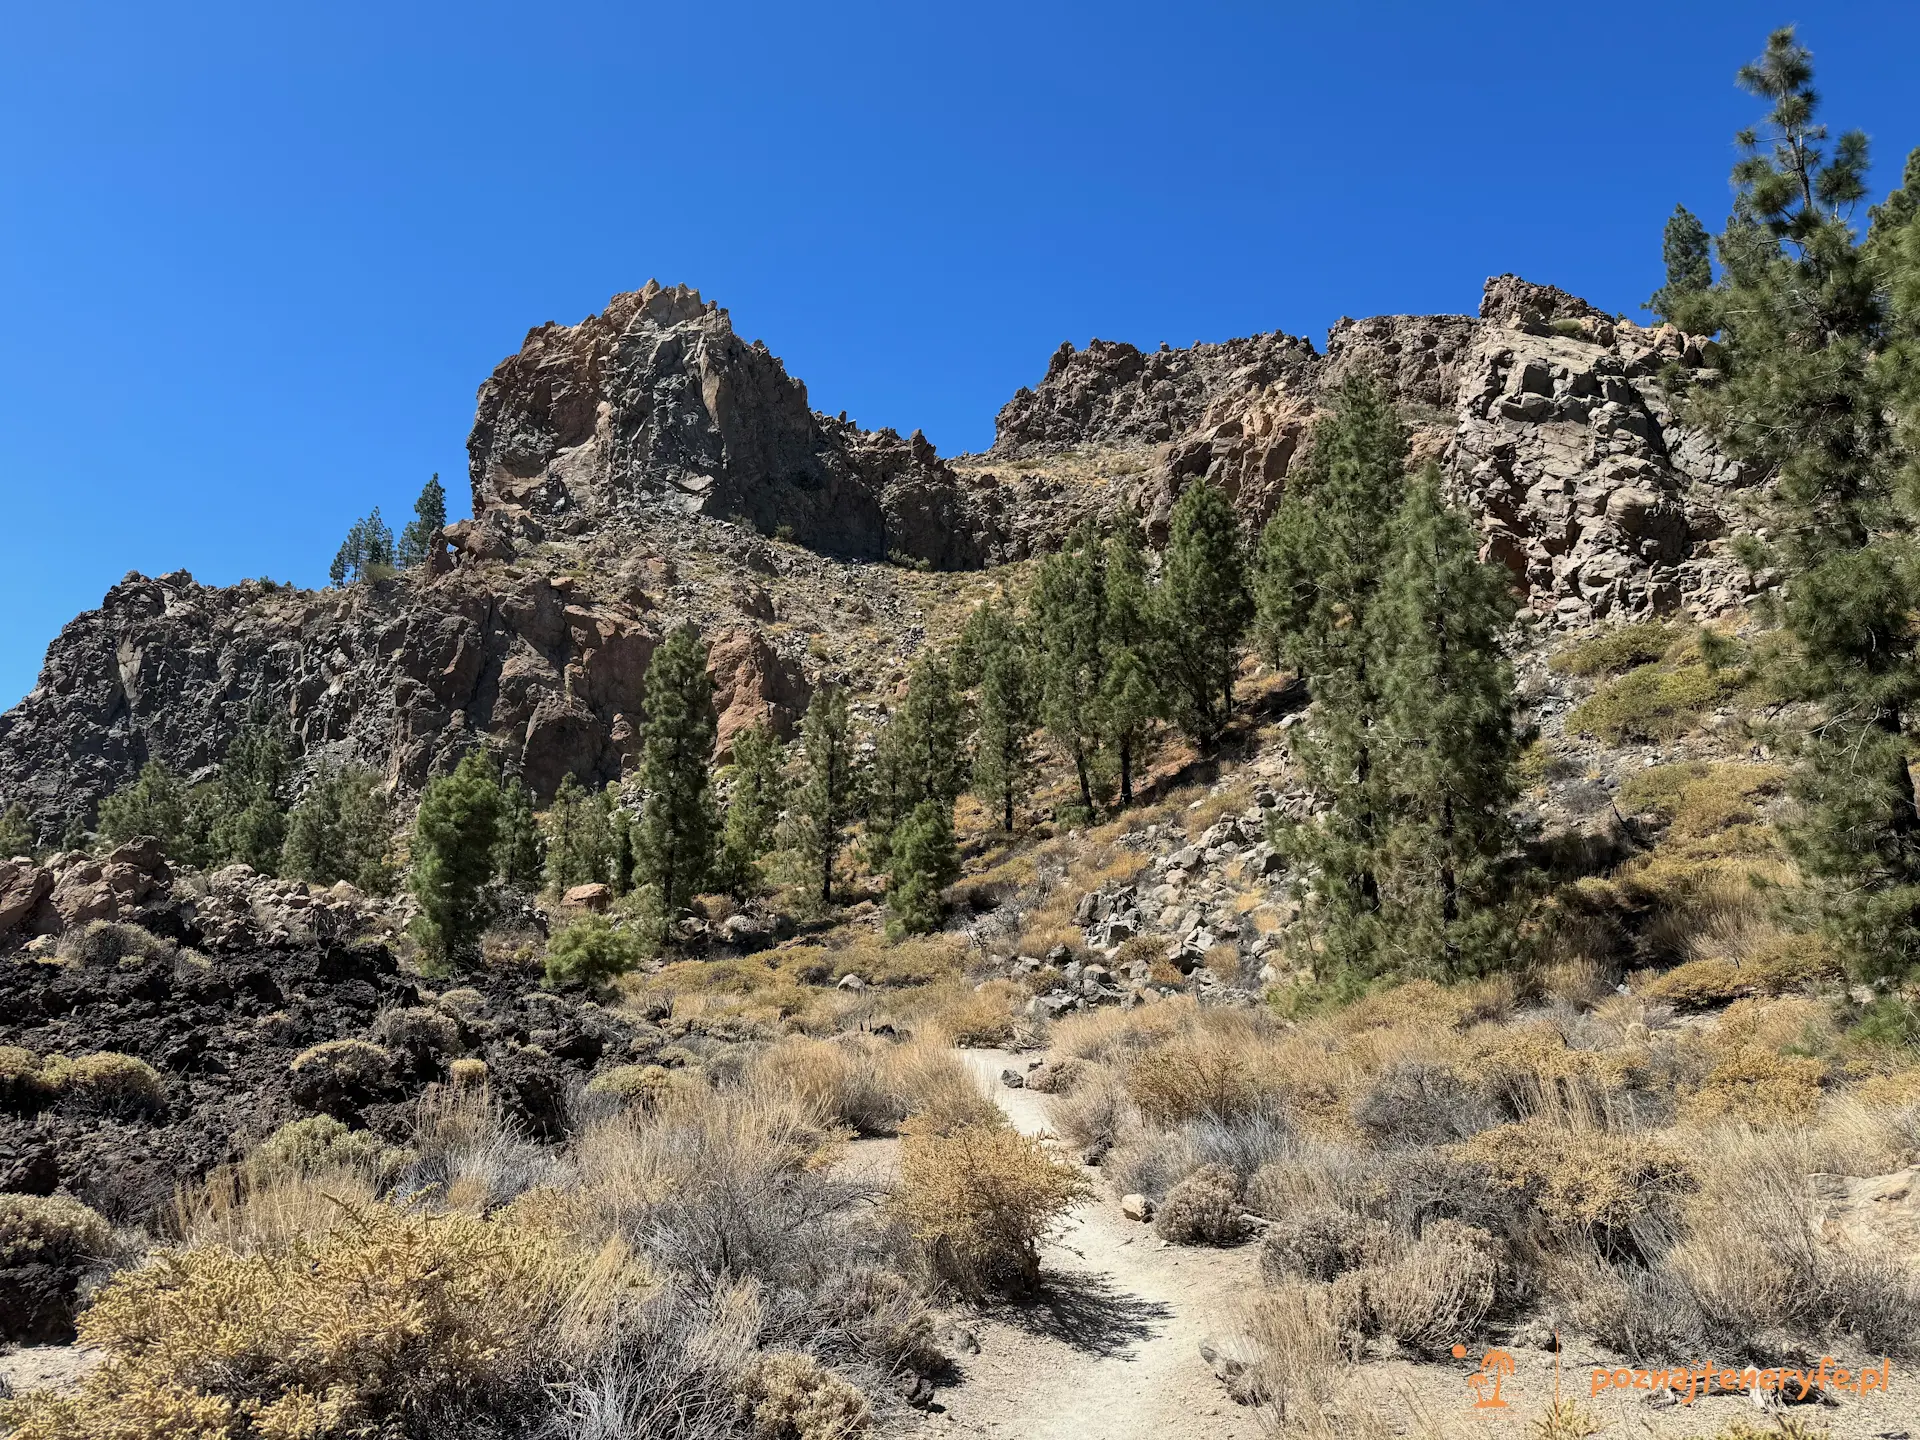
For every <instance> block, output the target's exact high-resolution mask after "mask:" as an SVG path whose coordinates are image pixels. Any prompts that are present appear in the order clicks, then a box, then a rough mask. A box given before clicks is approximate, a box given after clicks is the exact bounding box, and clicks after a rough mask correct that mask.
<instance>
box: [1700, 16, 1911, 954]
mask: <svg viewBox="0 0 1920 1440" xmlns="http://www.w3.org/2000/svg"><path fill="white" fill-rule="evenodd" d="M1738 79H1739V82H1740V84H1741V86H1742V87H1743V88H1745V89H1746V90H1747V91H1748V92H1749V93H1751V94H1753V95H1754V96H1755V97H1756V98H1758V99H1760V100H1762V101H1764V102H1766V103H1767V106H1768V109H1767V113H1766V116H1765V118H1764V119H1763V121H1762V123H1761V124H1760V125H1759V126H1756V127H1755V128H1753V129H1750V130H1746V131H1743V132H1742V133H1741V134H1740V135H1739V136H1738V137H1737V140H1738V142H1739V145H1740V149H1741V152H1742V153H1741V158H1740V160H1739V161H1738V163H1737V164H1736V165H1735V166H1734V171H1733V180H1734V185H1735V192H1736V193H1735V201H1734V212H1733V215H1732V217H1731V218H1730V219H1729V220H1728V222H1727V227H1726V229H1725V230H1724V231H1723V232H1722V234H1721V235H1720V236H1719V237H1718V238H1717V242H1716V248H1717V250H1718V252H1719V257H1720V261H1721V275H1720V278H1719V280H1718V281H1717V282H1716V283H1715V285H1714V287H1713V289H1712V291H1711V292H1710V293H1709V295H1708V296H1707V297H1706V300H1705V301H1703V310H1705V311H1706V312H1708V313H1709V314H1710V316H1711V320H1710V322H1703V323H1702V326H1701V328H1706V324H1707V323H1713V324H1717V325H1718V327H1719V330H1720V338H1721V341H1722V345H1723V349H1724V355H1725V364H1724V367H1723V368H1724V372H1725V373H1724V377H1723V379H1722V380H1721V381H1720V383H1718V384H1716V385H1714V386H1712V387H1707V388H1702V389H1700V390H1697V391H1696V392H1695V393H1694V394H1693V395H1692V397H1691V400H1690V410H1691V413H1692V415H1693V417H1694V418H1695V419H1696V420H1698V421H1700V422H1702V423H1704V424H1706V425H1707V426H1708V427H1709V428H1710V429H1712V430H1713V431H1714V432H1715V433H1716V435H1717V436H1718V437H1719V438H1720V440H1721V442H1722V444H1723V445H1724V446H1725V447H1726V449H1727V450H1728V451H1729V452H1730V453H1732V454H1733V455H1734V456H1735V457H1736V458H1738V459H1740V460H1742V461H1744V462H1745V463H1746V464H1747V466H1748V468H1749V470H1750V471H1751V473H1752V474H1754V475H1755V476H1756V477H1757V478H1758V479H1760V480H1761V481H1763V482H1765V483H1766V485H1767V491H1766V494H1767V496H1768V499H1769V502H1770V505H1771V507H1772V510H1773V512H1774V513H1773V516H1772V521H1773V523H1772V526H1771V528H1772V530H1773V532H1774V540H1775V543H1776V545H1777V547H1778V556H1777V557H1776V558H1777V559H1778V560H1779V561H1780V562H1781V564H1782V567H1783V569H1784V571H1785V573H1786V577H1787V582H1786V591H1785V605H1784V611H1783V613H1784V619H1785V623H1786V628H1787V630H1788V632H1789V633H1790V635H1791V636H1792V638H1793V641H1794V645H1793V654H1792V658H1791V660H1790V661H1789V663H1788V664H1787V665H1786V666H1785V667H1784V670H1783V672H1782V673H1781V674H1780V675H1778V676H1777V677H1776V678H1777V679H1778V681H1779V682H1780V683H1781V685H1782V686H1783V688H1785V689H1786V690H1787V692H1788V693H1790V694H1794V695H1797V696H1798V697H1800V698H1802V699H1804V700H1806V701H1808V702H1811V703H1812V705H1813V706H1814V707H1815V708H1816V710H1817V716H1818V718H1817V719H1816V721H1815V722H1814V723H1813V724H1812V725H1811V726H1810V727H1809V729H1808V731H1807V733H1806V735H1805V737H1804V741H1803V743H1802V745H1801V764H1800V765H1799V767H1798V769H1797V771H1796V774H1795V778H1794V784H1793V792H1794V795H1795V798H1796V799H1797V800H1798V802H1799V818H1798V820H1797V821H1796V822H1794V823H1793V824H1791V825H1789V826H1788V827H1787V829H1786V838H1787V841H1788V845H1789V848H1790V849H1791V850H1792V852H1793V853H1794V855H1795V857H1796V858H1797V859H1798V860H1799V862H1800V865H1801V869H1802V871H1803V872H1804V873H1805V874H1806V875H1807V876H1808V877H1809V878H1810V879H1811V880H1812V881H1813V883H1814V887H1815V890H1816V892H1817V894H1818V896H1819V898H1820V901H1821V909H1822V913H1823V916H1824V919H1825V921H1826V923H1827V925H1828V927H1829V929H1830V932H1831V933H1832V934H1833V935H1834V937H1835V938H1836V939H1837V940H1838V942H1839V943H1840V945H1841V946H1842V948H1843V949H1844V950H1845V952H1846V953H1847V956H1848V959H1849V962H1850V964H1851V966H1852V968H1853V969H1854V971H1855V973H1856V974H1857V975H1860V976H1862V977H1863V978H1873V977H1877V976H1882V975H1897V974H1903V973H1908V972H1911V971H1912V970H1913V969H1914V968H1915V966H1916V965H1920V805H1917V804H1916V797H1915V791H1914V785H1913V778H1912V774H1911V772H1910V770H1909V767H1908V759H1907V748H1908V731H1909V727H1910V723H1911V718H1912V715H1913V713H1914V710H1915V708H1916V706H1917V705H1920V631H1916V627H1915V626H1914V624H1913V622H1912V616H1913V614H1914V613H1915V610H1916V609H1917V608H1920V590H1917V589H1916V585H1915V567H1914V562H1913V533H1912V531H1913V516H1912V512H1911V508H1910V498H1909V496H1907V495H1905V494H1903V493H1902V489H1901V486H1900V484H1899V478H1900V472H1901V469H1902V445H1901V441H1900V433H1901V432H1900V430H1899V427H1898V425H1897V424H1896V423H1895V422H1896V421H1897V420H1898V417H1899V416H1900V415H1901V414H1902V413H1903V411H1904V412H1906V413H1911V412H1910V410H1909V409H1908V407H1906V406H1904V405H1903V400H1902V395H1903V386H1902V385H1901V383H1900V379H1899V374H1900V366H1899V359H1898V357H1899V356H1900V354H1901V352H1902V349H1903V347H1902V345H1901V343H1900V339H1899V331H1900V310H1899V299H1898V297H1899V295H1900V293H1901V291H1900V280H1899V266H1898V263H1897V261H1896V262H1894V263H1893V264H1891V265H1890V264H1889V260H1888V256H1889V253H1890V252H1897V250H1898V247H1897V246H1895V245H1891V244H1889V243H1887V242H1886V241H1884V240H1883V239H1882V238H1881V233H1882V230H1881V217H1882V215H1885V216H1886V217H1887V219H1888V222H1889V226H1888V229H1887V230H1886V231H1885V232H1884V233H1885V234H1887V235H1891V234H1892V233H1893V232H1894V231H1897V230H1898V229H1900V228H1901V225H1902V221H1901V218H1900V217H1901V215H1902V214H1903V213H1904V212H1906V211H1907V209H1908V206H1907V205H1906V204H1903V203H1902V202H1901V200H1900V198H1899V197H1895V198H1892V199H1890V200H1889V201H1888V203H1887V205H1886V206H1884V207H1880V208H1879V209H1878V210H1877V211H1876V213H1875V216H1874V220H1875V227H1874V228H1875V231H1876V234H1875V235H1874V236H1873V237H1872V238H1871V239H1870V240H1869V242H1868V243H1866V244H1861V243H1859V241H1858V237H1857V236H1856V234H1855V232H1854V230H1853V228H1852V225H1851V224H1850V223H1849V215H1850V213H1851V211H1852V208H1853V207H1854V206H1855V205H1856V204H1857V203H1858V202H1859V200H1860V199H1862V198H1863V196H1864V194H1865V185H1864V177H1865V172H1866V167H1867V158H1868V157H1867V141H1866V137H1865V136H1864V135H1863V134H1861V133H1860V132H1859V131H1849V132H1848V133H1846V134H1843V135H1841V136H1840V137H1839V139H1838V140H1836V141H1833V142H1832V143H1831V144H1829V142H1828V135H1827V129H1826V127H1825V126H1824V125H1823V124H1821V123H1820V122H1819V119H1818V98H1817V96H1816V94H1815V91H1814V88H1813V65H1812V57H1811V56H1810V55H1809V54H1808V52H1807V51H1806V50H1805V49H1804V48H1803V47H1802V46H1801V45H1800V44H1799V43H1798V42H1797V41H1796V40H1795V38H1794V34H1793V31H1792V30H1791V29H1783V30H1777V31H1775V32H1774V33H1773V34H1772V35H1770V36H1769V37H1768V39H1767V47H1766V51H1765V53H1764V54H1763V55H1761V56H1760V58H1759V59H1757V60H1756V61H1754V62H1753V63H1752V64H1750V65H1747V66H1744V67H1743V68H1742V69H1741V71H1740V73H1739V76H1738Z"/></svg>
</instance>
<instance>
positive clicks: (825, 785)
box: [792, 684, 858, 905]
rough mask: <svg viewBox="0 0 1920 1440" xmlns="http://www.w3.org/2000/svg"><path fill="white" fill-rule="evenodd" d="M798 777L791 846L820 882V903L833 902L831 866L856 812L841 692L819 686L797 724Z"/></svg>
mask: <svg viewBox="0 0 1920 1440" xmlns="http://www.w3.org/2000/svg"><path fill="white" fill-rule="evenodd" d="M800 758H801V773H802V779H801V783H800V788H799V790H798V791H797V792H796V793H795V795H794V797H793V814H792V819H793V825H794V832H795V840H796V845H795V848H796V849H797V850H798V851H799V852H800V856H801V859H802V860H803V861H804V862H805V863H806V865H807V869H808V873H809V874H810V875H817V876H819V878H820V903H821V904H823V905H830V904H832V903H833V865H834V861H835V860H836V859H837V858H838V857H839V854H840V847H841V845H842V843H843V842H844V840H845V835H846V828H847V826H848V825H849V824H851V823H852V821H853V817H854V814H855V811H856V809H857V805H856V798H857V795H858V789H857V786H856V784H855V776H854V759H853V733H852V730H851V728H850V726H849V725H848V721H847V692H846V691H845V690H844V689H842V688H841V687H840V686H838V685H833V684H822V685H821V686H820V687H819V688H818V689H816V690H815V691H814V692H813V699H812V700H811V701H810V702H808V705H807V715H806V719H805V720H803V721H802V722H801V726H800Z"/></svg>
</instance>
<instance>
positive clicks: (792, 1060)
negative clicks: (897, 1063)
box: [756, 1039, 907, 1135]
mask: <svg viewBox="0 0 1920 1440" xmlns="http://www.w3.org/2000/svg"><path fill="white" fill-rule="evenodd" d="M756 1067H757V1069H758V1071H759V1078H760V1079H761V1080H763V1081H764V1082H765V1083H766V1084H768V1085H770V1086H773V1087H774V1088H776V1089H785V1090H787V1091H788V1092H790V1093H791V1094H793V1095H795V1096H797V1097H799V1099H800V1100H801V1102H802V1103H804V1104H806V1105H809V1106H812V1107H813V1108H814V1110H815V1113H816V1114H818V1115H819V1117H820V1120H821V1123H822V1124H829V1125H844V1126H846V1127H847V1128H848V1129H850V1130H852V1131H853V1132H854V1133H855V1134H857V1135H891V1134H893V1132H894V1131H895V1130H896V1129H897V1128H898V1127H899V1124H900V1122H901V1121H902V1120H904V1119H906V1118H907V1105H906V1101H905V1099H904V1097H902V1096H901V1095H900V1094H898V1093H897V1092H896V1091H895V1090H894V1088H893V1087H892V1086H891V1085H889V1084H888V1076H887V1075H886V1073H885V1066H884V1062H883V1060H882V1058H881V1057H880V1056H878V1055H876V1054H875V1052H874V1051H873V1050H872V1049H871V1048H866V1047H862V1046H859V1045H858V1044H857V1043H841V1042H837V1041H830V1040H801V1039H787V1040H783V1041H781V1042H780V1043H779V1044H777V1045H774V1046H772V1047H771V1048H769V1049H768V1050H767V1051H766V1052H765V1053H764V1054H762V1055H761V1056H760V1057H759V1060H758V1061H757V1062H756Z"/></svg>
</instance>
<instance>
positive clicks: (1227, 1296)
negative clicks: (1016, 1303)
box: [922, 1050, 1260, 1440]
mask: <svg viewBox="0 0 1920 1440" xmlns="http://www.w3.org/2000/svg"><path fill="white" fill-rule="evenodd" d="M961 1053H962V1057H963V1058H964V1059H965V1060H966V1062H967V1064H968V1066H969V1067H970V1068H971V1069H972V1070H973V1071H974V1073H975V1074H976V1075H977V1076H978V1077H979V1079H980V1082H981V1084H982V1086H983V1087H984V1088H985V1089H986V1090H987V1092H988V1093H989V1094H990V1095H992V1096H993V1098H994V1099H995V1100H996V1101H997V1102H998V1103H999V1105H1000V1107H1001V1108H1002V1109H1003V1110H1005V1111H1006V1112H1007V1115H1008V1117H1009V1118H1010V1119H1011V1120H1012V1121H1013V1123H1014V1124H1015V1125H1016V1126H1018V1127H1019V1128H1020V1130H1021V1131H1023V1132H1024V1133H1026V1134H1029V1135H1039V1134H1043V1133H1045V1132H1046V1130H1047V1116H1046V1097H1044V1096H1042V1095H1036V1094H1033V1093H1032V1092H1030V1091H1026V1090H1008V1089H1006V1088H1005V1087H1004V1086H1002V1085H1001V1084H1000V1072H1001V1070H1003V1069H1005V1068H1007V1067H1009V1066H1011V1067H1013V1068H1015V1069H1018V1070H1022V1071H1024V1070H1025V1069H1026V1059H1025V1057H1020V1056H1014V1055H1008V1054H1006V1053H1003V1052H1001V1051H995V1050H969V1051H963V1052H961ZM1045 1261H1046V1270H1047V1276H1048V1285H1047V1292H1048V1293H1047V1297H1046V1299H1045V1300H1044V1301H1043V1302H1041V1303H1039V1304H1036V1305H1033V1306H1030V1307H1027V1308H1024V1309H1000V1310H996V1311H995V1312H994V1315H993V1317H992V1318H991V1319H988V1320H986V1321H984V1322H982V1323H981V1324H980V1325H979V1326H978V1327H977V1328H978V1332H979V1335H980V1353H979V1354H978V1355H961V1356H959V1357H958V1359H959V1362H960V1367H961V1369H962V1372H963V1375H964V1378H963V1380H962V1382H961V1383H960V1384H959V1385H957V1386H955V1387H954V1388H952V1389H950V1390H945V1391H943V1392H942V1393H941V1396H940V1400H941V1403H942V1405H943V1406H944V1407H945V1408H944V1413H936V1414H932V1415H929V1416H928V1417H927V1418H926V1420H925V1422H924V1426H925V1428H924V1429H923V1431H922V1433H934V1434H941V1433H944V1434H947V1435H968V1436H973V1435H978V1436H993V1437H1001V1440H1134V1437H1151V1440H1201V1437H1205V1440H1254V1437H1256V1436H1258V1435H1259V1434H1260V1429H1259V1426H1258V1424H1257V1422H1256V1421H1255V1419H1254V1417H1253V1416H1252V1414H1251V1413H1249V1412H1248V1411H1246V1410H1244V1409H1242V1408H1241V1407H1240V1406H1237V1405H1235V1404H1234V1403H1233V1402H1232V1401H1231V1400H1230V1399H1228V1397H1227V1393H1226V1389H1225V1387H1224V1386H1222V1385H1221V1384H1220V1382H1219V1381H1217V1380H1215V1379H1214V1377H1213V1374H1212V1372H1211V1370H1210V1369H1209V1368H1208V1366H1207V1363H1206V1362H1205V1361H1204V1360H1202V1359H1201V1358H1200V1342H1201V1341H1202V1340H1203V1339H1205V1338H1207V1337H1208V1336H1209V1335H1215V1334H1220V1335H1224V1334H1225V1333H1227V1332H1228V1331H1229V1330H1230V1329H1231V1328H1232V1318H1233V1313H1234V1309H1235V1307H1236V1305H1237V1304H1238V1301H1239V1298H1240V1297H1241V1295H1243V1294H1244V1293H1245V1292H1246V1291H1247V1289H1248V1288H1249V1287H1250V1286H1252V1285H1254V1284H1256V1283H1257V1279H1258V1276H1257V1269H1258V1252H1257V1249H1256V1247H1254V1246H1250V1245H1243V1246H1240V1247H1238V1248H1236V1249H1232V1250H1210V1249H1198V1248H1188V1247H1184V1246H1181V1247H1172V1248H1169V1247H1164V1246H1162V1244H1161V1242H1160V1241H1159V1240H1158V1239H1157V1238H1156V1237H1155V1235H1154V1233H1153V1229H1152V1227H1151V1226H1148V1225H1141V1224H1137V1223H1135V1222H1133V1221H1129V1220H1127V1219H1125V1218H1124V1217H1123V1216H1122V1215H1121V1214H1120V1207H1119V1205H1118V1204H1117V1203H1115V1201H1114V1199H1113V1198H1112V1197H1111V1196H1109V1195H1107V1194H1105V1193H1104V1191H1101V1192H1100V1193H1098V1194H1096V1195H1095V1196H1094V1198H1092V1199H1089V1200H1087V1201H1084V1202H1082V1203H1081V1204H1080V1205H1078V1206H1077V1207H1075V1209H1074V1211H1073V1213H1072V1214H1071V1216H1070V1217H1069V1221H1068V1225H1067V1229H1066V1231H1065V1233H1064V1234H1063V1235H1062V1236H1061V1237H1060V1238H1059V1239H1058V1240H1057V1241H1055V1242H1054V1243H1052V1244H1050V1245H1048V1246H1047V1248H1046V1252H1045Z"/></svg>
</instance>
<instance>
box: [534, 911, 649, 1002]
mask: <svg viewBox="0 0 1920 1440" xmlns="http://www.w3.org/2000/svg"><path fill="white" fill-rule="evenodd" d="M646 958H647V950H646V946H645V945H644V944H642V943H641V940H640V937H639V936H638V935H636V934H634V933H633V932H632V931H631V930H621V929H619V928H617V927H616V926H615V925H614V923H613V922H612V921H611V920H609V919H607V917H606V916H604V915H583V916H581V917H580V918H579V919H578V920H575V921H574V922H573V923H572V924H571V925H569V926H567V928H566V929H564V930H562V931H561V932H560V933H559V934H558V935H556V936H554V937H553V941H552V943H551V944H549V945H548V946H547V966H546V978H547V984H548V985H550V986H554V985H603V984H605V983H606V982H607V981H609V980H611V979H612V978H613V977H614V976H616V975H624V974H626V973H627V971H629V970H632V969H633V968H635V967H636V966H637V965H639V964H640V962H641V961H642V960H644V959H646Z"/></svg>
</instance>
